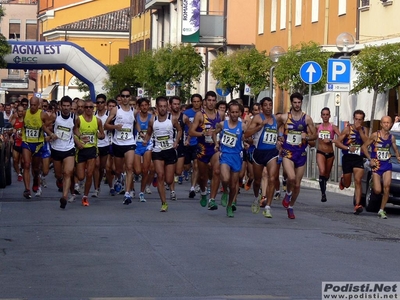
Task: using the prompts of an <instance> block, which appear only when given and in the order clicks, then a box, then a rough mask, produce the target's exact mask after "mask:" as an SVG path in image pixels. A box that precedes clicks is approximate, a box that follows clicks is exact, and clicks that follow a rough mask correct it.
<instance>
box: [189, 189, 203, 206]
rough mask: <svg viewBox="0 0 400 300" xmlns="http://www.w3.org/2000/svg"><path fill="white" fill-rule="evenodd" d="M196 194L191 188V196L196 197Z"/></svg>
mask: <svg viewBox="0 0 400 300" xmlns="http://www.w3.org/2000/svg"><path fill="white" fill-rule="evenodd" d="M195 196H196V192H195V191H194V190H190V192H189V198H194V197H195ZM204 206H205V205H204Z"/></svg>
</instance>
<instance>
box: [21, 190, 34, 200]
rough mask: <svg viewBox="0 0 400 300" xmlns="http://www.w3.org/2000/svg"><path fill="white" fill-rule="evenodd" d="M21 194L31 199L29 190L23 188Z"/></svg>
mask: <svg viewBox="0 0 400 300" xmlns="http://www.w3.org/2000/svg"><path fill="white" fill-rule="evenodd" d="M23 196H24V197H25V198H26V199H31V198H32V196H31V191H30V190H25V191H24V193H23Z"/></svg>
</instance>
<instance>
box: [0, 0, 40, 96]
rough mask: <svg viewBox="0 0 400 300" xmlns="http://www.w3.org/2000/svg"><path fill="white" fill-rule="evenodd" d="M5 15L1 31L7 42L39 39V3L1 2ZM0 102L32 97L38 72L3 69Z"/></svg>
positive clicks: (0, 76) (15, 0)
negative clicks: (37, 13) (37, 17)
mask: <svg viewBox="0 0 400 300" xmlns="http://www.w3.org/2000/svg"><path fill="white" fill-rule="evenodd" d="M0 5H1V6H2V9H3V11H4V12H5V15H4V16H2V17H1V21H0V31H1V34H3V35H4V37H5V38H6V39H7V40H20V41H35V40H36V38H37V19H36V12H37V3H36V1H33V0H2V1H0ZM0 78H1V88H0V101H1V102H9V101H11V100H13V99H16V98H18V97H30V96H32V93H33V91H34V88H35V81H36V72H34V71H32V70H12V69H1V70H0Z"/></svg>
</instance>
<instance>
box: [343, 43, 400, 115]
mask: <svg viewBox="0 0 400 300" xmlns="http://www.w3.org/2000/svg"><path fill="white" fill-rule="evenodd" d="M352 63H353V67H354V69H356V70H357V79H356V80H355V81H354V87H353V89H352V90H351V91H350V92H351V93H354V94H357V93H359V92H360V91H361V90H363V89H367V90H368V92H371V90H373V91H374V95H373V101H372V110H371V120H374V119H375V108H376V99H377V96H378V93H384V92H386V91H387V90H388V89H391V88H394V87H397V86H398V85H399V78H400V44H385V45H382V46H365V48H364V49H363V50H362V51H361V52H360V53H359V54H358V55H357V56H353V59H352Z"/></svg>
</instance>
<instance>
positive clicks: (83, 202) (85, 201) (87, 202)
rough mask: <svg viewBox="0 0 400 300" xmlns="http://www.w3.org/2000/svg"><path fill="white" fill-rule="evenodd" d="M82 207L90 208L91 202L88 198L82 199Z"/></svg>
mask: <svg viewBox="0 0 400 300" xmlns="http://www.w3.org/2000/svg"><path fill="white" fill-rule="evenodd" d="M82 206H89V200H88V197H87V196H83V197H82Z"/></svg>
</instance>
